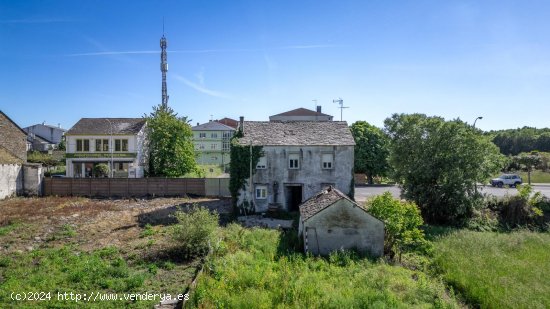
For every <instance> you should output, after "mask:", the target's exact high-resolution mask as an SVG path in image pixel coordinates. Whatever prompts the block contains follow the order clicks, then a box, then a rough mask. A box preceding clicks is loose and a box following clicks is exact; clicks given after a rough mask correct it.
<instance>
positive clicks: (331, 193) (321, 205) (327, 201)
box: [300, 186, 378, 221]
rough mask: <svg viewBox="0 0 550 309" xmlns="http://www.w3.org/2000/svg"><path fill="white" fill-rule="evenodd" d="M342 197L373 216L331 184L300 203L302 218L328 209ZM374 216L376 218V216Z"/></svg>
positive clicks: (304, 218) (304, 219) (307, 217)
mask: <svg viewBox="0 0 550 309" xmlns="http://www.w3.org/2000/svg"><path fill="white" fill-rule="evenodd" d="M342 199H344V200H346V201H348V202H350V203H351V204H353V205H356V206H357V207H359V208H360V209H362V210H363V211H364V212H365V213H367V214H368V215H369V216H372V215H371V214H369V213H368V212H367V211H366V210H365V209H364V208H363V207H360V206H359V205H357V203H355V202H354V201H353V200H351V199H350V198H349V197H348V196H347V195H345V194H344V193H342V192H341V191H340V190H338V189H336V188H334V187H333V186H329V187H327V188H326V189H325V190H323V191H321V192H319V193H317V194H316V195H314V196H312V197H311V198H309V199H308V200H306V201H305V202H303V203H302V204H301V205H300V217H301V220H302V221H307V220H308V219H309V218H311V217H313V216H315V215H316V214H318V213H319V212H321V211H322V210H324V209H326V208H327V207H329V206H331V205H333V204H334V203H336V202H338V201H340V200H342ZM372 217H373V218H375V217H374V216H372ZM377 220H378V219H377Z"/></svg>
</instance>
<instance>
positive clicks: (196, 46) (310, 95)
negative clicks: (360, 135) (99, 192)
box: [0, 0, 550, 130]
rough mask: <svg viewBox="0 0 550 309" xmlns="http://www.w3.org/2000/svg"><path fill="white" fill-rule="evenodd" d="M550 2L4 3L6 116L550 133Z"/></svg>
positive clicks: (1, 103) (2, 91)
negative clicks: (287, 117) (402, 124)
mask: <svg viewBox="0 0 550 309" xmlns="http://www.w3.org/2000/svg"><path fill="white" fill-rule="evenodd" d="M548 12H550V2H548V1H534V0H533V1H506V0H504V1H436V0H434V1H345V0H339V1H296V0H295V1H259V0H256V1H237V0H235V1H91V0H90V1H15V0H11V1H8V0H0V67H1V69H0V110H2V111H4V112H5V113H7V114H8V115H9V116H10V117H11V118H12V119H13V120H15V121H16V122H17V123H18V124H20V125H21V126H27V125H31V124H35V123H41V122H42V121H46V122H47V123H50V124H57V123H61V125H62V127H65V128H70V127H71V126H72V125H73V124H74V123H76V121H78V119H80V118H81V117H141V116H142V115H144V114H145V113H148V112H150V111H151V107H152V106H153V105H157V104H158V103H160V101H161V72H160V47H159V39H160V37H161V36H162V22H163V18H164V20H165V33H166V36H167V39H168V64H169V71H168V93H169V95H170V101H169V105H170V106H171V107H172V108H174V109H175V110H176V111H177V112H178V113H179V114H180V115H182V116H183V115H185V116H188V117H189V118H191V119H193V124H195V123H196V122H201V123H202V122H205V121H208V119H210V118H211V117H212V118H214V119H219V118H223V117H231V118H235V119H238V117H239V116H241V115H243V116H245V118H246V119H249V120H267V119H268V117H269V115H273V114H277V113H280V112H284V111H287V110H290V109H294V108H298V107H305V108H310V109H313V108H314V106H315V103H314V101H313V100H317V103H318V104H320V105H322V108H323V112H325V113H329V114H332V115H334V116H335V119H339V118H340V111H339V109H338V108H337V107H338V106H337V104H334V103H333V102H332V100H333V99H336V98H338V97H341V98H342V99H343V100H344V105H345V106H349V107H350V108H349V109H345V110H344V113H343V114H344V120H346V121H348V123H352V122H354V121H357V120H366V121H368V122H370V123H372V124H374V125H377V126H382V125H383V121H384V119H385V118H386V117H389V116H390V115H391V114H392V113H413V112H420V113H426V114H429V115H439V116H443V117H445V118H448V119H451V118H457V117H459V118H461V119H463V120H465V121H467V122H473V120H474V119H475V118H476V117H477V116H483V117H484V118H483V120H481V121H478V122H477V126H478V127H479V128H481V129H484V130H490V129H504V128H515V127H522V126H534V127H547V126H550V125H549V121H548V118H549V115H550V18H548Z"/></svg>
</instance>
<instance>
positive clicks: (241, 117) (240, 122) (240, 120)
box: [239, 116, 244, 133]
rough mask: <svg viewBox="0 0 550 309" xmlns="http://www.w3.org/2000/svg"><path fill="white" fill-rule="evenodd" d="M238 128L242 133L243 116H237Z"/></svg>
mask: <svg viewBox="0 0 550 309" xmlns="http://www.w3.org/2000/svg"><path fill="white" fill-rule="evenodd" d="M239 130H241V132H243V133H244V116H240V117H239Z"/></svg>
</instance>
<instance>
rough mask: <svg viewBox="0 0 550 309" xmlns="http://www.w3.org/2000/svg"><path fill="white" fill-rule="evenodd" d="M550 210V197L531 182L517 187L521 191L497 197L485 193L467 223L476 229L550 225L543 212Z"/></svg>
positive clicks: (490, 229) (491, 229) (544, 226)
mask: <svg viewBox="0 0 550 309" xmlns="http://www.w3.org/2000/svg"><path fill="white" fill-rule="evenodd" d="M549 212H550V200H548V198H546V197H545V196H543V195H542V194H541V193H540V192H535V193H533V189H532V187H531V186H529V185H523V186H520V187H518V194H517V195H514V196H505V197H503V198H497V197H495V196H486V197H485V199H484V200H483V207H482V208H481V209H479V210H476V212H475V214H474V216H473V217H472V218H471V219H470V220H469V222H468V224H467V227H468V228H469V229H472V230H477V231H497V230H499V229H500V230H504V231H506V230H510V229H515V228H520V227H526V228H535V229H542V230H545V229H547V222H546V218H545V216H544V214H545V213H549Z"/></svg>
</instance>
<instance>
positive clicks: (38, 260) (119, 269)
mask: <svg viewBox="0 0 550 309" xmlns="http://www.w3.org/2000/svg"><path fill="white" fill-rule="evenodd" d="M148 276H150V274H149V273H148V272H147V271H146V269H135V268H131V267H129V266H128V264H127V263H126V261H125V260H124V259H123V258H122V256H121V254H120V253H119V251H118V250H117V249H116V248H114V247H109V248H104V249H101V250H97V251H94V252H91V253H85V252H79V251H76V250H75V248H73V247H69V246H65V247H63V248H56V249H40V250H35V251H32V252H30V253H19V254H15V255H13V256H10V257H2V259H1V261H0V277H1V278H2V279H3V280H0V307H3V308H5V307H10V306H16V307H20V306H22V307H25V306H29V307H34V306H37V307H39V306H48V307H50V308H51V307H64V308H65V307H69V308H70V307H79V308H80V307H89V308H95V307H97V308H120V307H121V306H122V307H124V306H131V307H140V308H149V307H151V306H152V305H153V304H154V303H155V302H151V301H117V302H114V301H113V302H101V301H96V302H94V301H90V302H84V301H83V300H81V301H80V302H78V303H77V302H75V301H69V300H65V299H58V292H59V293H65V292H68V293H70V292H73V293H81V294H84V293H87V294H88V295H90V293H91V292H92V291H93V292H95V293H97V292H101V293H123V292H124V293H131V292H136V293H137V292H143V290H142V289H141V288H142V287H143V285H144V281H145V279H146V278H147V277H148ZM30 291H35V292H45V293H48V292H51V294H50V296H51V299H50V300H47V301H42V302H40V301H16V300H12V299H11V293H12V292H15V293H23V292H30ZM157 302H158V300H157Z"/></svg>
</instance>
